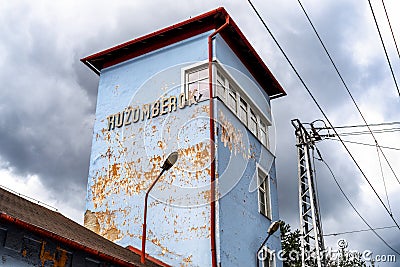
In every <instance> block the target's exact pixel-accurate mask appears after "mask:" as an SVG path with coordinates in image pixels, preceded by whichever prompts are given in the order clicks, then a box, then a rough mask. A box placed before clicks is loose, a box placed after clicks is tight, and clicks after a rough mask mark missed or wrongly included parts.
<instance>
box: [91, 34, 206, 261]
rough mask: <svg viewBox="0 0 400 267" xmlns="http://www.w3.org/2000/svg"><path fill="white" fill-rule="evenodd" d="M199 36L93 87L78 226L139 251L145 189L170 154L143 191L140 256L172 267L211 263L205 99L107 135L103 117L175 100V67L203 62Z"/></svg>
mask: <svg viewBox="0 0 400 267" xmlns="http://www.w3.org/2000/svg"><path fill="white" fill-rule="evenodd" d="M206 36H207V34H203V35H200V36H198V37H195V38H192V39H190V40H188V41H185V42H182V43H179V44H176V45H173V46H171V47H169V48H167V49H163V50H162V51H160V52H156V53H152V54H149V55H146V56H143V57H140V58H137V59H135V60H132V61H129V62H126V63H123V64H120V65H117V66H115V67H112V68H110V69H106V70H104V71H103V72H102V74H101V76H100V82H99V93H98V102H97V109H96V123H95V126H94V136H93V143H92V154H91V160H90V169H89V179H88V191H87V205H86V207H87V211H86V213H85V226H86V227H88V228H90V229H92V230H93V231H95V232H96V233H98V234H100V235H102V236H104V237H106V238H108V239H109V240H112V241H114V242H116V243H118V244H120V245H121V246H124V247H125V246H128V245H131V246H134V247H136V248H138V249H141V238H142V222H143V205H144V195H145V190H147V188H148V187H149V186H150V184H151V182H152V181H153V180H154V179H156V177H157V176H158V174H159V173H160V170H161V169H160V167H161V165H162V164H163V161H164V160H165V158H166V157H167V155H168V154H169V153H170V152H172V151H178V153H179V159H178V161H177V163H176V164H175V166H174V167H173V168H172V169H171V170H169V171H168V172H166V173H165V174H164V175H163V177H162V178H161V179H160V180H159V182H158V183H157V185H156V186H155V187H154V188H153V190H152V192H151V194H150V197H149V205H148V216H147V218H148V221H147V243H146V252H147V253H149V254H150V255H151V256H153V257H155V258H157V259H160V260H161V261H164V262H166V263H168V264H171V265H172V266H208V265H209V264H210V262H211V256H210V240H209V238H210V223H209V219H210V207H209V205H208V202H209V199H210V196H209V189H210V185H209V182H210V178H209V177H210V144H209V127H208V125H209V119H208V112H209V110H208V101H204V102H199V103H197V104H196V103H192V105H190V106H186V107H184V108H177V109H176V111H173V112H170V113H168V114H164V115H159V116H156V117H154V118H151V119H144V120H141V119H140V120H139V121H138V122H136V123H131V124H130V125H126V126H122V127H120V128H118V127H116V128H115V129H114V130H110V131H108V129H107V116H109V115H111V114H116V113H117V112H121V111H123V110H124V109H125V108H126V107H128V106H139V107H142V106H143V105H144V104H147V103H153V102H154V101H157V100H159V99H160V98H163V97H166V98H168V97H171V96H178V95H179V94H180V93H181V89H182V88H181V84H180V83H181V75H182V68H184V67H186V66H188V65H190V64H193V62H194V61H199V60H200V59H201V60H204V59H206V58H207V53H206V52H207V46H206V44H207V39H206ZM196 53H198V54H196ZM189 61H190V62H191V63H185V64H179V63H180V62H189ZM177 64H178V65H177ZM169 66H173V67H169Z"/></svg>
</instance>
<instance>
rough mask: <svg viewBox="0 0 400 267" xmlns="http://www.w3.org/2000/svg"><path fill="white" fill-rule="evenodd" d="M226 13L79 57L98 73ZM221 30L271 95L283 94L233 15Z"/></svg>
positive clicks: (215, 24) (213, 23) (212, 25)
mask: <svg viewBox="0 0 400 267" xmlns="http://www.w3.org/2000/svg"><path fill="white" fill-rule="evenodd" d="M228 16H229V14H228V13H227V12H226V10H225V9H224V8H222V7H220V8H218V9H215V10H212V11H209V12H207V13H204V14H202V15H199V16H197V17H194V18H191V19H188V20H186V21H183V22H180V23H178V24H175V25H172V26H170V27H167V28H164V29H161V30H158V31H156V32H153V33H150V34H147V35H145V36H142V37H139V38H137V39H134V40H131V41H128V42H126V43H123V44H120V45H117V46H114V47H111V48H109V49H106V50H104V51H101V52H98V53H95V54H93V55H90V56H88V57H85V58H82V59H81V61H82V62H83V63H84V64H85V65H87V66H88V67H89V68H90V69H92V70H93V71H94V72H95V73H97V74H98V75H99V74H100V72H101V70H102V69H104V68H107V67H110V66H113V65H116V64H118V63H121V62H124V61H127V60H129V59H132V58H135V57H138V56H141V55H143V54H146V53H149V52H152V51H155V50H157V49H160V48H163V47H166V46H168V45H171V44H174V43H177V42H179V41H183V40H185V39H188V38H190V37H193V36H196V35H199V34H202V33H204V32H207V31H210V30H213V29H217V28H219V27H220V26H221V25H223V24H224V23H225V21H226V17H228ZM220 34H221V36H222V38H224V40H225V41H226V42H227V44H228V45H229V46H230V47H231V49H232V50H233V51H234V53H235V54H236V55H237V56H238V58H239V59H240V60H241V61H242V62H243V64H244V65H245V66H246V67H247V69H248V70H249V71H250V73H251V74H252V75H253V76H254V78H255V79H256V80H257V82H258V83H259V84H260V85H261V87H262V88H263V89H264V90H265V91H266V92H267V94H268V95H269V96H270V98H271V99H272V98H278V97H281V96H284V95H286V92H285V91H284V90H283V88H282V86H281V85H280V84H279V83H278V81H277V80H276V79H275V77H274V76H273V75H272V73H271V72H270V70H269V69H268V67H267V66H266V65H265V63H264V62H263V61H262V59H261V58H260V56H259V55H258V54H257V52H256V51H255V50H254V48H253V47H252V45H251V44H250V43H249V41H248V40H247V39H246V37H245V36H244V35H243V33H242V32H241V31H240V29H239V27H238V26H237V25H236V23H235V22H234V21H233V20H232V18H230V19H229V25H228V27H225V29H224V30H223V31H221V33H220Z"/></svg>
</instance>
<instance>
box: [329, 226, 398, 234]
mask: <svg viewBox="0 0 400 267" xmlns="http://www.w3.org/2000/svg"><path fill="white" fill-rule="evenodd" d="M391 228H397V226H396V225H393V226H385V227H377V228H373V230H384V229H391ZM369 231H372V229H361V230H353V231H345V232H338V233H331V234H324V236H337V235H345V234H353V233H361V232H369Z"/></svg>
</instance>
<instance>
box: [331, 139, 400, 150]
mask: <svg viewBox="0 0 400 267" xmlns="http://www.w3.org/2000/svg"><path fill="white" fill-rule="evenodd" d="M325 139H326V140H333V141H340V140H338V139H333V138H329V137H327V138H325ZM342 141H343V142H346V143H351V144H356V145H364V146H373V147H375V146H376V145H373V144H367V143H361V142H355V141H350V140H342ZM380 147H381V148H385V149H392V150H398V151H400V148H396V147H388V146H380Z"/></svg>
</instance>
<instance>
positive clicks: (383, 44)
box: [368, 0, 400, 96]
mask: <svg viewBox="0 0 400 267" xmlns="http://www.w3.org/2000/svg"><path fill="white" fill-rule="evenodd" d="M368 3H369V7H370V8H371V13H372V16H373V17H374V21H375V25H376V29H377V30H378V33H379V37H380V38H381V43H382V47H383V50H384V51H385V55H386V60H387V62H388V64H389V68H390V71H391V72H392V77H393V81H394V84H395V85H396V89H397V92H398V93H399V96H400V89H399V86H398V85H397V81H396V77H395V76H394V72H393V68H392V64H391V63H390V60H389V56H388V53H387V51H386V47H385V43H384V42H383V38H382V34H381V31H380V30H379V26H378V22H377V21H376V17H375V12H374V9H373V8H372V4H371V0H368ZM385 11H386V9H385ZM390 28H391V27H390Z"/></svg>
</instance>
